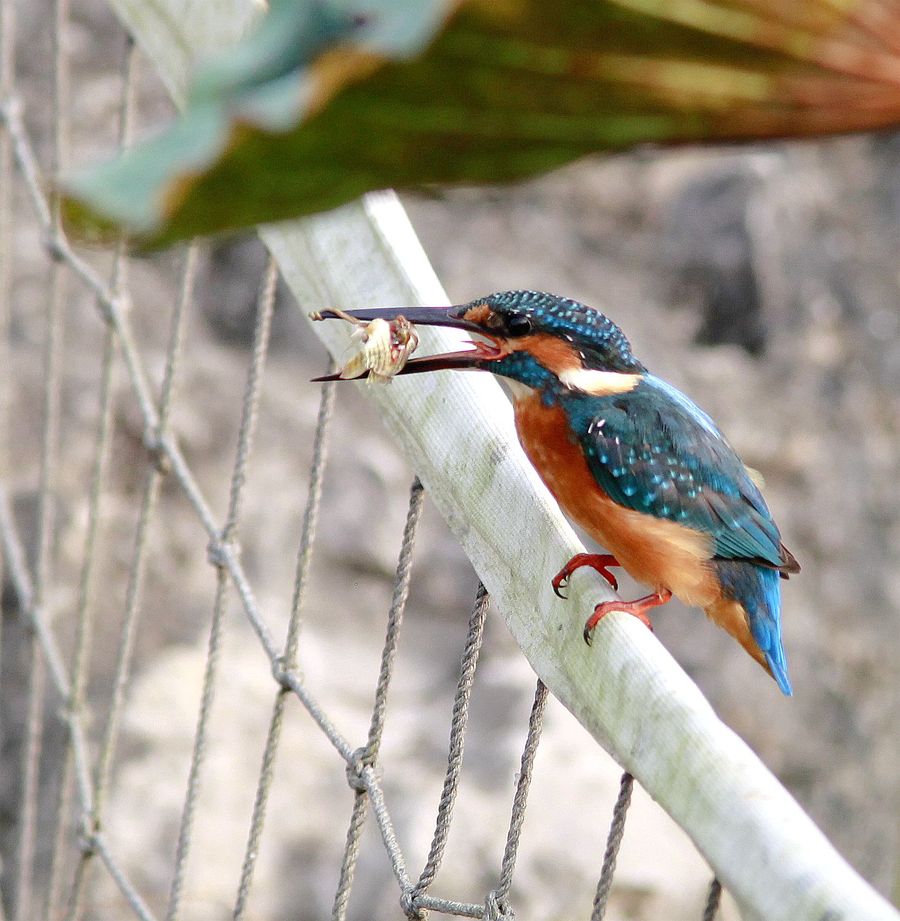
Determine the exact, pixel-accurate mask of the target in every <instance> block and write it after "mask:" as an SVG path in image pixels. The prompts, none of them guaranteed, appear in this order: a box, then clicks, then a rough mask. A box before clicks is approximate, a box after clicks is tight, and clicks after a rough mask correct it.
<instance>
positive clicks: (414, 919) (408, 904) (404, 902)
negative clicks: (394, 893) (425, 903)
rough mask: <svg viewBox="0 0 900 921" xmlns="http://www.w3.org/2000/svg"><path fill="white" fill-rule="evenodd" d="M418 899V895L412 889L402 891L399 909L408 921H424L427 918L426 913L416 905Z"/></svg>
mask: <svg viewBox="0 0 900 921" xmlns="http://www.w3.org/2000/svg"><path fill="white" fill-rule="evenodd" d="M418 897H419V893H418V892H417V891H416V890H415V888H412V887H411V888H409V889H404V890H403V892H402V893H401V894H400V907H401V908H402V909H403V913H404V914H405V915H406V917H407V918H409V921H425V919H426V918H427V917H428V912H427V911H425V909H424V908H419V906H418V905H417V904H416V901H417V899H418Z"/></svg>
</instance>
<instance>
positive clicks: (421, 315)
mask: <svg viewBox="0 0 900 921" xmlns="http://www.w3.org/2000/svg"><path fill="white" fill-rule="evenodd" d="M465 309H466V308H465V307H459V306H453V307H370V308H364V309H361V310H346V311H341V313H337V312H336V311H333V310H322V311H321V312H320V313H319V314H318V316H319V317H321V319H323V320H330V319H346V318H347V317H352V318H353V319H354V320H362V321H363V322H370V321H371V320H387V321H388V322H390V321H391V320H395V319H396V318H397V317H399V316H403V317H405V318H406V319H407V320H408V321H409V322H410V323H411V324H413V326H447V327H450V328H451V329H462V330H467V331H470V332H473V333H478V335H479V336H485V337H487V338H488V339H490V340H492V341H489V342H481V341H479V342H474V341H473V342H472V346H473V348H471V349H465V350H463V351H459V352H445V353H444V354H443V355H429V356H426V357H424V358H412V359H410V360H409V361H408V362H407V363H406V365H404V367H403V368H402V369H401V370H400V371H398V372H397V374H421V373H423V372H424V371H443V370H446V369H448V368H454V369H460V368H477V367H479V366H480V365H481V363H482V362H485V361H495V360H496V359H498V358H501V357H502V355H503V354H504V353H503V351H502V348H501V344H500V341H499V340H496V339H494V337H491V336H488V334H486V333H485V331H484V330H483V329H482V328H481V327H480V326H478V325H476V324H475V323H471V322H469V321H468V320H464V319H463V318H462V315H461V314H462V311H464V310H465ZM341 314H343V316H342V315H341ZM367 374H368V372H367V371H364V372H362V373H361V374H360V375H358V377H365V376H366V375H367ZM341 379H342V378H341V377H340V373H334V374H326V375H323V376H322V377H314V378H313V381H335V380H341Z"/></svg>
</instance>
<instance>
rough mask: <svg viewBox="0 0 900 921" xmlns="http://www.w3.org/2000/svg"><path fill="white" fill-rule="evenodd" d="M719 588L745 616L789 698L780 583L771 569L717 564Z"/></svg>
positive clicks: (729, 563)
mask: <svg viewBox="0 0 900 921" xmlns="http://www.w3.org/2000/svg"><path fill="white" fill-rule="evenodd" d="M718 563H719V567H718V568H719V574H720V578H721V580H722V586H723V588H724V589H725V591H726V593H727V594H728V596H729V597H731V598H734V599H735V600H736V601H738V602H740V604H741V605H742V606H743V608H744V610H745V611H746V612H747V621H748V623H749V625H750V633H751V634H752V635H753V639H754V640H756V643H757V645H758V646H759V648H760V650H761V651H762V654H763V656H764V657H765V660H766V662H767V663H768V666H769V668H770V669H771V671H772V676H773V677H774V678H775V681H776V682H777V683H778V687H779V688H781V690H782V692H783V693H784V694H786V695H787V696H788V697H791V696H792V695H793V693H794V692H793V688H792V687H791V679H790V678H788V667H787V658H786V657H785V654H784V645H783V644H782V641H781V580H780V577H779V575H778V572H777V571H776V570H774V569H765V568H763V567H762V566H753V565H752V564H748V563H743V562H738V561H736V560H735V561H725V560H719V561H718Z"/></svg>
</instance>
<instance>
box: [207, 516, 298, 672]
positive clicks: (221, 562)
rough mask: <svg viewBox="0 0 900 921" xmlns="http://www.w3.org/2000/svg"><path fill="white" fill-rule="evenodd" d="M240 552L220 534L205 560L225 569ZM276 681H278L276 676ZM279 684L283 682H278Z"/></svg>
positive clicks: (213, 542)
mask: <svg viewBox="0 0 900 921" xmlns="http://www.w3.org/2000/svg"><path fill="white" fill-rule="evenodd" d="M240 552H241V545H240V544H239V543H238V542H237V541H236V540H235V539H234V538H233V537H232V538H229V537H226V536H225V535H224V534H220V535H219V536H218V537H216V538H213V539H212V540H210V542H209V543H208V544H207V545H206V559H207V560H208V561H209V564H210V565H211V566H215V567H216V569H225V568H226V567H227V566H228V562H229V560H231V559H234V557H236V556H239V555H240ZM281 664H282V666H283V665H284V663H281ZM281 670H283V669H281ZM276 680H278V679H277V676H276ZM279 683H283V682H280V681H279Z"/></svg>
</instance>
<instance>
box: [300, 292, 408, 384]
mask: <svg viewBox="0 0 900 921" xmlns="http://www.w3.org/2000/svg"><path fill="white" fill-rule="evenodd" d="M332 317H333V318H337V319H340V320H346V321H347V322H348V323H352V324H353V325H354V326H355V327H356V329H354V331H353V334H352V335H351V337H350V339H351V342H350V346H349V348H348V349H347V351H346V352H345V354H344V362H343V365H342V367H341V369H340V371H338V373H337V375H336V378H337V379H339V380H353V379H354V378H359V377H362V376H364V375H367V376H368V380H369V382H370V383H379V384H386V383H389V382H390V380H391V378H393V377H394V376H395V375H397V374H399V373H400V372H401V371H402V370H403V368H404V366H405V365H406V362H407V361H408V360H409V357H410V355H412V353H413V352H414V351H415V350H416V348H417V347H418V345H419V335H418V333H417V332H416V330H415V328H414V327H413V325H412V323H410V322H409V320H407V319H406V317H404V316H403V314H397V315H396V316H395V317H393V318H392V319H391V320H385V319H383V318H381V317H376V318H374V319H372V320H370V321H368V322H366V321H365V320H361V319H358V318H357V317H353V316H350V314H348V313H345V312H344V311H343V310H338V309H336V308H333V309H331V310H328V311H325V312H320V311H315V312H314V313H311V314H310V315H309V318H310V319H311V320H325V319H330V318H332ZM334 378H335V375H329V376H328V379H334Z"/></svg>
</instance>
